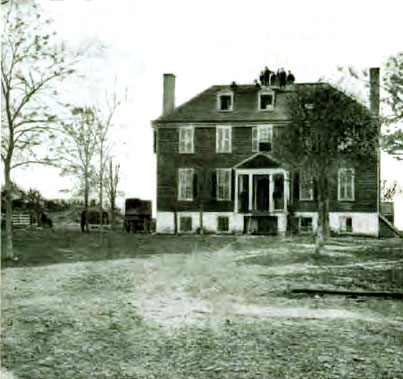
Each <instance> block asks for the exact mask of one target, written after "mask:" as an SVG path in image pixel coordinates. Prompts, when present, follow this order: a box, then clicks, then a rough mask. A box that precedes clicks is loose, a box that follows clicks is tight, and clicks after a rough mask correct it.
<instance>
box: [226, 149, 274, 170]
mask: <svg viewBox="0 0 403 379" xmlns="http://www.w3.org/2000/svg"><path fill="white" fill-rule="evenodd" d="M281 166H282V165H281V163H280V162H278V161H277V160H276V159H274V158H273V157H272V156H271V155H270V154H267V153H256V154H254V155H252V156H251V157H249V158H247V159H245V160H243V161H241V162H239V163H238V164H237V165H236V166H234V169H248V168H250V169H254V168H280V167H281Z"/></svg>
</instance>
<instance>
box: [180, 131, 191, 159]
mask: <svg viewBox="0 0 403 379" xmlns="http://www.w3.org/2000/svg"><path fill="white" fill-rule="evenodd" d="M193 153H194V127H193V126H191V125H190V126H181V127H180V128H179V154H193Z"/></svg>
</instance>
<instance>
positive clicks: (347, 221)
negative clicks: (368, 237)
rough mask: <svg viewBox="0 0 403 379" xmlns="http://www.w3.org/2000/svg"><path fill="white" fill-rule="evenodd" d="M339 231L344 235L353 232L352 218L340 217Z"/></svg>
mask: <svg viewBox="0 0 403 379" xmlns="http://www.w3.org/2000/svg"><path fill="white" fill-rule="evenodd" d="M340 231H341V232H344V233H351V232H352V231H353V219H352V217H340Z"/></svg>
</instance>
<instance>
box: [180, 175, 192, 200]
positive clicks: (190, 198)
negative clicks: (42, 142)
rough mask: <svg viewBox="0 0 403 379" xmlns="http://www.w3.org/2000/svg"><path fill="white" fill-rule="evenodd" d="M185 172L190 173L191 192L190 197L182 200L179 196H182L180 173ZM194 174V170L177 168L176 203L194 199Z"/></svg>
mask: <svg viewBox="0 0 403 379" xmlns="http://www.w3.org/2000/svg"><path fill="white" fill-rule="evenodd" d="M185 171H190V172H192V180H191V184H190V186H191V190H192V197H187V198H182V196H181V194H182V186H183V183H182V182H181V177H183V176H181V172H185ZM194 174H195V170H194V168H186V167H183V168H178V201H193V198H194V193H193V181H194Z"/></svg>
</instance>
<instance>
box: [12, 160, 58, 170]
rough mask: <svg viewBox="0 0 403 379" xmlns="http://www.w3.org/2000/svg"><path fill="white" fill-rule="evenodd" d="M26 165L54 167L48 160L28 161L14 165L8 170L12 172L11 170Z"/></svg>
mask: <svg viewBox="0 0 403 379" xmlns="http://www.w3.org/2000/svg"><path fill="white" fill-rule="evenodd" d="M26 164H42V165H45V166H54V165H55V164H54V163H53V162H50V161H49V160H29V161H23V162H18V163H15V164H13V165H12V166H11V167H10V169H11V170H12V169H13V168H16V167H20V166H24V165H26Z"/></svg>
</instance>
